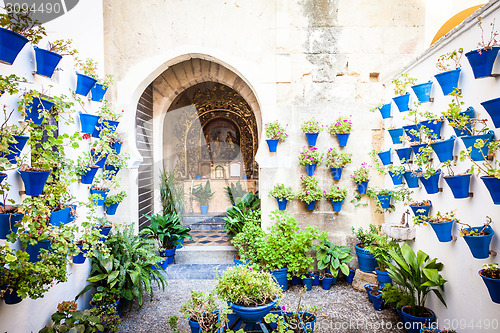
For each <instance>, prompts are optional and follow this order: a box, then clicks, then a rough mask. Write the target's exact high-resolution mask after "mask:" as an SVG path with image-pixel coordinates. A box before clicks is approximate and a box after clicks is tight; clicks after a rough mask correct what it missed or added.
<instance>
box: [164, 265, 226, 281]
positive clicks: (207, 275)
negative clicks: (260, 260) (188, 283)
mask: <svg viewBox="0 0 500 333" xmlns="http://www.w3.org/2000/svg"><path fill="white" fill-rule="evenodd" d="M233 266H234V265H233V264H173V265H169V266H168V267H167V269H166V272H167V280H215V279H217V277H218V276H220V275H221V274H222V273H224V271H225V270H226V269H228V268H229V267H233Z"/></svg>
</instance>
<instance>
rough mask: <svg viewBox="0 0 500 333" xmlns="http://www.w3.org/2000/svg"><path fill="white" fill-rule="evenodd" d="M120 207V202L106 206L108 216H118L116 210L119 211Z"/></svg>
mask: <svg viewBox="0 0 500 333" xmlns="http://www.w3.org/2000/svg"><path fill="white" fill-rule="evenodd" d="M119 205H120V203H119V202H117V203H114V204H110V205H109V206H108V205H106V214H107V215H115V214H116V210H117V209H118V206H119Z"/></svg>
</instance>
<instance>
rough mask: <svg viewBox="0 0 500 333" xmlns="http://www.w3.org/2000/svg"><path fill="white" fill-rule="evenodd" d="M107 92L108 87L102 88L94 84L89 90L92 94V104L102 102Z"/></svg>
mask: <svg viewBox="0 0 500 333" xmlns="http://www.w3.org/2000/svg"><path fill="white" fill-rule="evenodd" d="M107 90H108V87H106V86H103V85H102V84H99V83H96V84H94V86H93V87H92V88H91V89H90V92H91V93H92V100H93V101H94V102H102V100H103V98H104V94H106V91H107Z"/></svg>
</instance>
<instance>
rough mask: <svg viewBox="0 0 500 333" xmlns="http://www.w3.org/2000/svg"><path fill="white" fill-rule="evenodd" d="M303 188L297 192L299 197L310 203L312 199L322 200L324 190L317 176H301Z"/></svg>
mask: <svg viewBox="0 0 500 333" xmlns="http://www.w3.org/2000/svg"><path fill="white" fill-rule="evenodd" d="M300 182H301V185H302V188H301V189H300V190H299V191H298V192H297V195H296V197H297V199H299V200H300V201H303V202H305V203H307V204H309V203H310V202H312V201H316V200H321V199H322V198H323V192H321V188H320V187H319V182H318V180H317V179H316V177H315V176H304V175H302V176H300Z"/></svg>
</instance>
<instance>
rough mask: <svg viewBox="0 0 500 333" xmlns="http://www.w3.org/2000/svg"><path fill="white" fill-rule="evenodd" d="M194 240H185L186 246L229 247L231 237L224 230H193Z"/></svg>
mask: <svg viewBox="0 0 500 333" xmlns="http://www.w3.org/2000/svg"><path fill="white" fill-rule="evenodd" d="M189 234H190V235H191V236H192V237H193V240H185V241H184V246H190V245H191V246H192V245H197V246H229V245H231V244H230V243H229V242H228V241H229V236H228V235H227V233H226V232H225V231H224V230H191V231H190V232H189Z"/></svg>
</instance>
